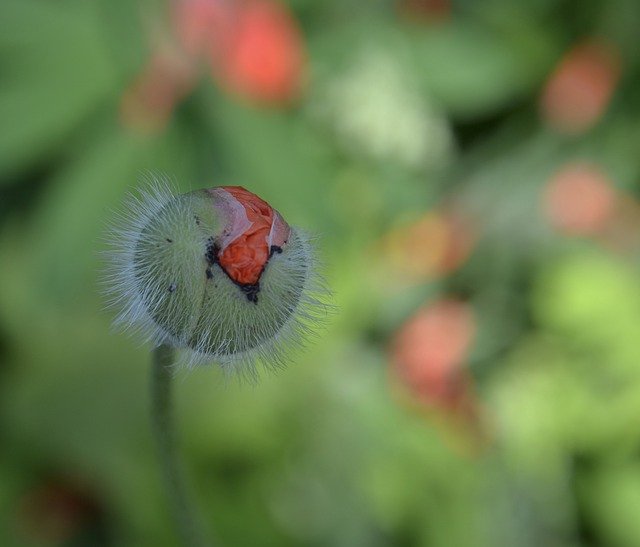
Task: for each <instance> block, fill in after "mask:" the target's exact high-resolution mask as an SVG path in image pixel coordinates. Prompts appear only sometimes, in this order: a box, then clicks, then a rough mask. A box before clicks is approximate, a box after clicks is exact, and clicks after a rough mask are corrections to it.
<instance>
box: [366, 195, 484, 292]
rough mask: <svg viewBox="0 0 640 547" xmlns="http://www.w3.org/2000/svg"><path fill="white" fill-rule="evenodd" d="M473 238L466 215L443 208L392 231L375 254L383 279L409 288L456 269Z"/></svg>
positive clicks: (468, 249)
mask: <svg viewBox="0 0 640 547" xmlns="http://www.w3.org/2000/svg"><path fill="white" fill-rule="evenodd" d="M476 237H477V230H475V229H474V226H473V225H472V221H471V219H470V218H468V216H466V215H465V214H464V213H463V212H462V211H460V210H458V209H456V208H453V207H450V208H443V209H439V210H434V211H430V212H428V213H426V214H424V215H423V216H421V217H420V218H418V219H417V220H415V221H413V222H411V223H410V224H405V225H402V226H398V227H397V228H395V229H393V230H392V231H391V232H389V233H388V234H387V235H385V236H384V238H383V239H382V241H381V243H380V248H379V249H376V253H375V255H376V256H378V257H380V259H381V261H382V264H381V265H380V267H381V268H382V270H383V271H384V274H385V277H386V276H388V275H392V276H393V277H394V279H397V280H398V281H400V282H401V285H407V284H408V285H413V284H415V283H423V282H424V281H428V280H432V279H436V278H439V277H442V276H445V275H447V274H450V273H451V272H453V271H455V270H457V269H458V268H459V267H460V266H461V265H462V264H464V262H465V261H466V260H467V258H468V257H469V255H470V254H471V252H472V250H473V247H474V245H475V240H476Z"/></svg>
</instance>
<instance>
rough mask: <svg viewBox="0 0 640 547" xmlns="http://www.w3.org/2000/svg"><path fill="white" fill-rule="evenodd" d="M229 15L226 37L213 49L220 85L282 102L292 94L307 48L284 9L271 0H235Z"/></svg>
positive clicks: (296, 92) (298, 82)
mask: <svg viewBox="0 0 640 547" xmlns="http://www.w3.org/2000/svg"><path fill="white" fill-rule="evenodd" d="M232 20H233V27H232V32H229V33H228V34H227V36H228V37H229V40H228V41H227V42H226V43H223V44H222V45H221V46H220V45H219V44H214V45H213V49H212V52H211V60H212V68H213V73H214V75H215V76H216V77H217V78H218V80H219V81H220V83H221V85H222V86H223V87H225V88H226V89H228V90H229V91H230V92H231V93H234V94H237V95H239V96H242V97H244V98H247V99H250V100H254V101H258V102H266V103H275V104H281V103H287V102H290V101H292V100H294V99H296V98H297V97H298V95H299V94H300V91H301V88H302V80H303V76H304V69H305V64H306V53H305V47H304V41H303V38H302V34H301V32H300V29H299V27H298V24H297V22H296V20H295V19H294V18H293V16H292V15H291V13H290V12H289V11H288V9H286V8H285V6H284V5H283V4H280V3H279V2H276V1H274V0H245V1H244V2H238V4H237V10H236V13H235V15H234V17H233V18H232ZM220 47H222V48H223V50H222V51H220V49H219V48H220Z"/></svg>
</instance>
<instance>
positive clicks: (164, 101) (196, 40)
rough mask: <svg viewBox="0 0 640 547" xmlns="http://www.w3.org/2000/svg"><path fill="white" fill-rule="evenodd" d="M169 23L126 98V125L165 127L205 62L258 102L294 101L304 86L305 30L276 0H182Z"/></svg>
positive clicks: (228, 85) (226, 83)
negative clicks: (200, 66)
mask: <svg viewBox="0 0 640 547" xmlns="http://www.w3.org/2000/svg"><path fill="white" fill-rule="evenodd" d="M170 28H171V31H170V33H168V34H167V35H165V36H161V37H160V38H159V40H158V42H159V43H158V44H156V45H155V47H154V48H153V52H152V54H151V58H150V60H149V61H148V62H147V64H146V65H145V66H144V67H143V68H142V70H141V72H140V74H139V76H138V77H137V78H136V79H135V81H134V82H133V83H132V85H131V86H130V87H129V88H128V89H127V90H126V91H125V93H124V95H123V97H122V101H121V105H120V117H121V121H122V123H123V125H125V126H126V127H130V128H134V129H136V130H141V131H143V132H156V131H159V130H162V129H163V128H164V127H165V125H166V123H167V121H168V120H169V118H170V117H171V114H172V112H173V110H174V109H175V107H176V106H177V104H178V103H179V102H180V101H181V100H182V99H183V98H184V97H185V96H186V95H187V94H188V93H189V92H191V90H192V89H193V87H194V86H195V85H196V83H197V81H198V78H199V75H200V70H199V62H200V61H206V63H207V65H209V66H210V68H211V71H212V73H213V76H214V78H215V79H216V80H217V81H218V83H219V84H220V86H221V87H223V88H224V89H225V90H226V91H228V92H229V93H231V94H232V95H235V96H237V97H241V98H243V99H248V100H250V101H254V102H256V103H260V104H269V105H284V104H288V103H290V102H292V101H293V100H295V99H296V98H297V97H298V96H299V94H300V92H301V90H302V81H303V76H304V71H305V64H306V52H305V47H304V40H303V37H302V33H301V32H300V29H299V27H298V24H297V22H296V20H295V19H294V17H293V15H292V14H291V13H290V11H289V10H288V9H287V8H286V7H285V6H284V5H283V4H281V3H279V2H277V1H275V0H176V1H175V2H174V3H173V5H172V10H171V26H170ZM165 34H166V33H165Z"/></svg>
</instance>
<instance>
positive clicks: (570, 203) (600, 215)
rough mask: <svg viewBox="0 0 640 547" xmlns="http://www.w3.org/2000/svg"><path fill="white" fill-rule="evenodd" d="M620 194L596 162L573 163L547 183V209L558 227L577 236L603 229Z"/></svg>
mask: <svg viewBox="0 0 640 547" xmlns="http://www.w3.org/2000/svg"><path fill="white" fill-rule="evenodd" d="M616 203H617V194H616V191H615V189H614V188H613V184H612V183H611V181H610V180H609V178H608V177H607V176H606V175H605V174H604V173H603V172H602V171H601V170H600V169H599V168H598V166H596V165H595V164H591V163H586V162H575V163H569V164H567V165H565V166H563V167H562V168H561V169H560V170H558V171H557V172H556V173H555V174H554V175H553V177H552V178H551V180H550V181H549V182H548V183H547V186H546V189H545V194H544V208H545V213H546V216H547V218H548V219H549V221H550V222H551V224H552V225H553V226H554V228H556V229H557V230H559V231H561V232H563V233H565V234H567V235H576V236H588V235H594V234H597V233H599V232H601V231H602V230H603V229H604V228H605V227H606V226H607V225H608V224H609V223H610V222H611V220H612V218H613V216H614V215H615V212H616Z"/></svg>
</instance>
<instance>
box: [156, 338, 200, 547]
mask: <svg viewBox="0 0 640 547" xmlns="http://www.w3.org/2000/svg"><path fill="white" fill-rule="evenodd" d="M173 358H174V351H173V348H172V347H170V346H167V345H165V344H162V345H160V346H158V347H157V348H155V349H154V350H153V370H152V373H151V405H152V420H153V429H154V433H155V437H156V443H157V446H158V452H159V457H160V465H161V468H162V474H163V476H164V481H165V485H166V489H167V494H168V496H169V502H170V504H171V509H172V512H173V516H174V520H175V523H176V526H177V527H178V531H179V533H180V536H181V538H182V542H183V544H184V545H185V546H188V547H201V546H204V545H209V543H207V542H206V541H205V539H204V537H205V536H204V534H203V533H202V529H201V526H200V522H199V521H198V518H197V517H196V514H195V506H194V505H193V503H192V501H191V499H190V496H189V492H188V491H187V487H186V483H185V476H184V470H183V468H182V462H181V460H180V457H179V455H178V452H177V450H176V443H175V430H174V424H173V415H172V405H171V391H172V389H171V388H172V385H173V382H172V379H173V371H172V368H171V365H172V364H173Z"/></svg>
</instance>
